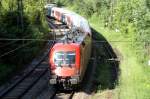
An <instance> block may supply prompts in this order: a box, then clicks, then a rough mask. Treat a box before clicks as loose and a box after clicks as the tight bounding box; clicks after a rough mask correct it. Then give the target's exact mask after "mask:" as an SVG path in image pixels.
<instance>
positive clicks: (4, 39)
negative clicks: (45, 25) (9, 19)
mask: <svg viewBox="0 0 150 99" xmlns="http://www.w3.org/2000/svg"><path fill="white" fill-rule="evenodd" d="M0 41H48V42H54V41H61V40H49V39H32V38H28V39H22V38H15V39H13V38H0ZM86 41H87V40H86ZM92 42H95V43H99V42H100V43H106V42H150V41H132V40H129V41H128V40H126V41H125V40H124V41H121V40H118V41H117V40H110V41H106V40H92Z"/></svg>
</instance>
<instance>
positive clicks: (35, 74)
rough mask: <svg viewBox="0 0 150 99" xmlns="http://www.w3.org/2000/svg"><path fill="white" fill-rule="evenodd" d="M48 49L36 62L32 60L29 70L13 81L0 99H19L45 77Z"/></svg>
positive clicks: (2, 92) (49, 44)
mask: <svg viewBox="0 0 150 99" xmlns="http://www.w3.org/2000/svg"><path fill="white" fill-rule="evenodd" d="M48 46H52V43H51V42H50V43H48ZM49 49H50V48H49V47H48V49H47V50H46V52H45V53H44V54H43V56H41V57H40V59H38V60H34V61H33V63H31V64H30V66H29V68H27V69H26V70H25V71H24V72H23V73H24V74H23V75H22V76H21V77H19V78H18V79H17V80H15V81H14V82H13V83H12V84H10V85H9V86H8V87H7V88H5V90H2V91H1V92H0V98H1V99H10V98H11V99H20V98H22V97H24V96H25V95H26V93H28V91H29V90H31V89H32V87H33V86H34V85H35V84H36V83H38V81H40V79H41V78H42V77H43V76H45V75H46V74H47V72H48V64H47V63H48V62H47V59H48V57H47V56H48V53H49Z"/></svg>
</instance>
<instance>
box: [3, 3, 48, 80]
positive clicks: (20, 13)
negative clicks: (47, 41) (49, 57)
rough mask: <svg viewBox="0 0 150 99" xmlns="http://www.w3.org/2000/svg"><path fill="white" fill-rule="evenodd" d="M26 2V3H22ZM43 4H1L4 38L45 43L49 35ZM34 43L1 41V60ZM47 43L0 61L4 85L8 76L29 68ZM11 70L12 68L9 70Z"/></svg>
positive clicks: (37, 44)
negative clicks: (4, 70) (28, 39)
mask: <svg viewBox="0 0 150 99" xmlns="http://www.w3.org/2000/svg"><path fill="white" fill-rule="evenodd" d="M21 1H22V2H21ZM44 4H45V2H44V1H43V0H1V1H0V38H9V39H11V38H13V39H22V38H30V39H43V38H45V37H46V36H47V34H48V26H47V23H46V20H45V14H44V8H43V7H44ZM30 42H31V41H0V56H1V55H3V54H4V53H7V52H10V51H12V50H14V49H16V48H18V47H21V46H23V45H26V44H28V43H30ZM43 44H44V42H40V41H34V42H32V43H31V44H29V45H28V46H25V47H22V48H20V49H19V50H16V51H14V52H12V53H9V54H8V55H5V56H3V57H0V71H1V70H3V69H6V71H7V72H0V75H1V76H0V82H1V80H2V79H3V78H5V77H6V76H7V74H10V73H12V72H13V71H16V70H17V69H20V68H22V67H23V65H25V64H27V63H28V62H29V61H31V59H32V58H33V57H35V55H37V53H38V52H39V50H40V48H41V47H42V45H43ZM8 66H9V68H8Z"/></svg>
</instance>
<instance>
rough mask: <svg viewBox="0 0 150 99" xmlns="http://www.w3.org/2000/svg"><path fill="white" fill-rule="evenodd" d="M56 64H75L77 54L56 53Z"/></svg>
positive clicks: (69, 52)
mask: <svg viewBox="0 0 150 99" xmlns="http://www.w3.org/2000/svg"><path fill="white" fill-rule="evenodd" d="M54 62H55V64H57V65H61V64H75V52H72V51H68V52H56V53H55V55H54Z"/></svg>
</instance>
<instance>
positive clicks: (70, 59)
mask: <svg viewBox="0 0 150 99" xmlns="http://www.w3.org/2000/svg"><path fill="white" fill-rule="evenodd" d="M66 64H75V52H66Z"/></svg>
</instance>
